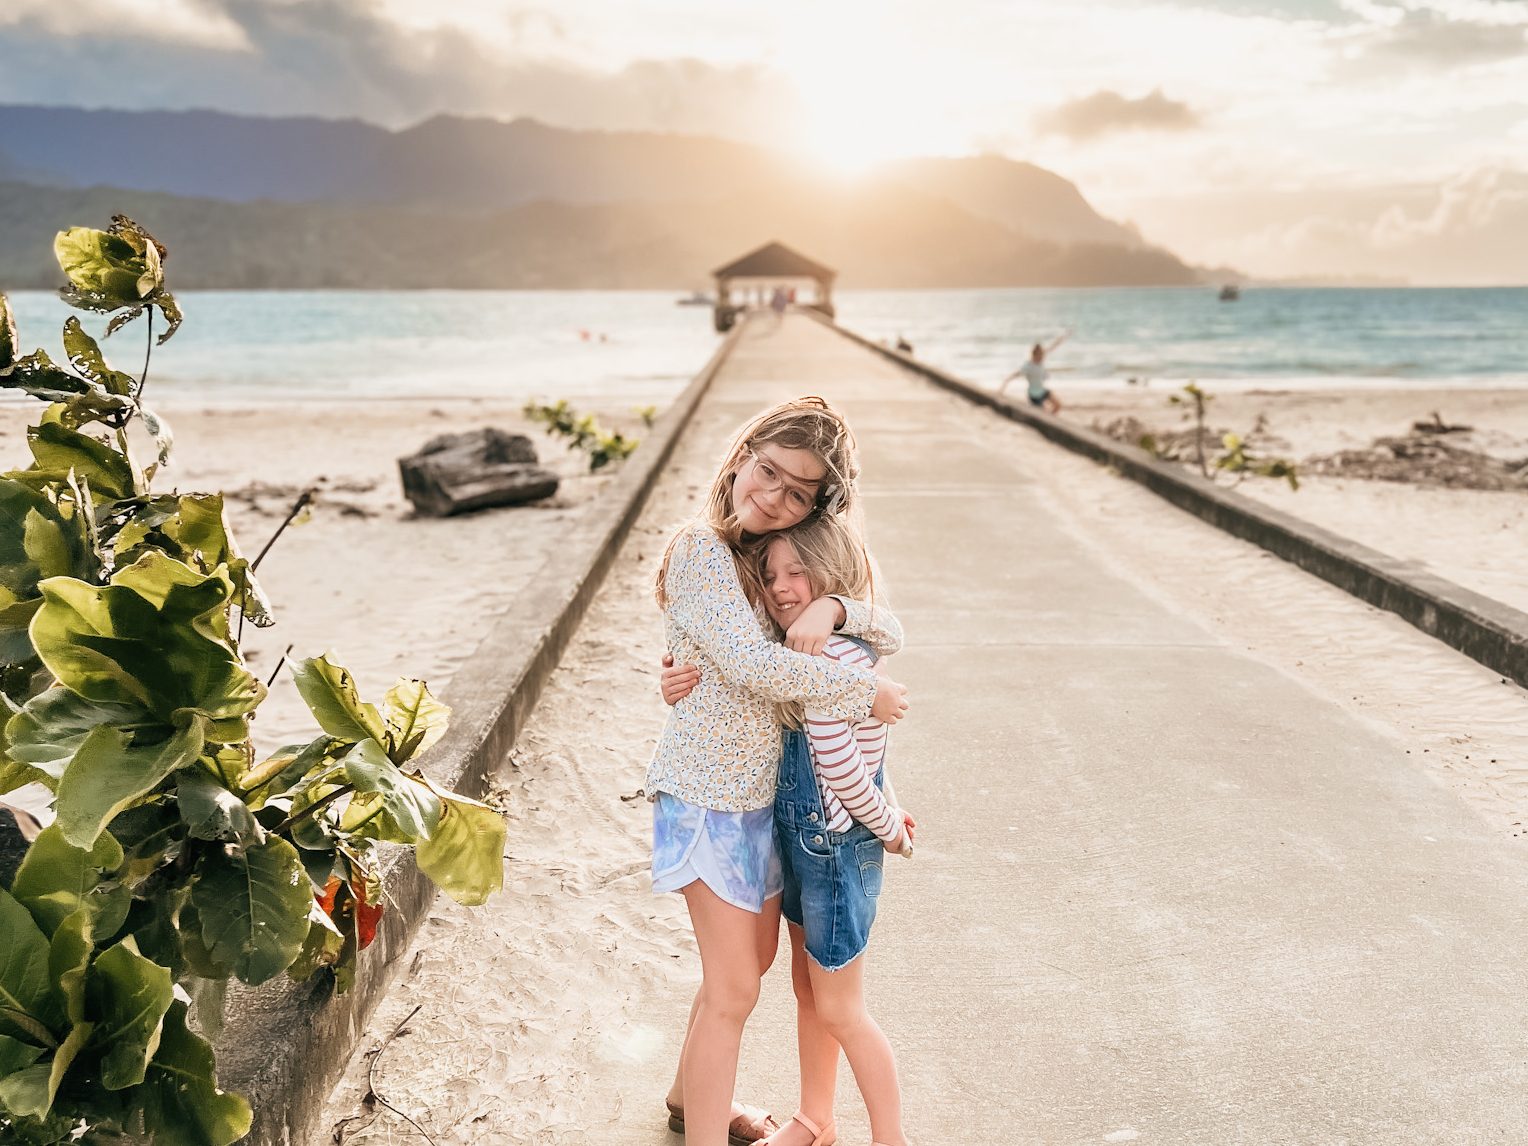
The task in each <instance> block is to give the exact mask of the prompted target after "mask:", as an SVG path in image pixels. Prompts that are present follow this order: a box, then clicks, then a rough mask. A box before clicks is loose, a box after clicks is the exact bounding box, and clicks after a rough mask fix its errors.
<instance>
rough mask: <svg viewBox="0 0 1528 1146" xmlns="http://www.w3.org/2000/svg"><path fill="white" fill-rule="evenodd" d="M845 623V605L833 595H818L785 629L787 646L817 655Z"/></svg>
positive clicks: (800, 651)
mask: <svg viewBox="0 0 1528 1146" xmlns="http://www.w3.org/2000/svg"><path fill="white" fill-rule="evenodd" d="M843 623H844V607H843V606H842V605H840V604H839V603H838V602H837V601H835V600H834V599H833V598H832V597H818V598H817V600H815V601H813V602H812V603H811V604H810V605H808V606H807V607H806V608H805V609H802V610H801V616H799V617H797V618H796V619H795V621H793V622H792V623H791V627H790V628H788V629H786V630H785V647H786V648H788V649H795V650H796V651H797V652H798V653H807V654H808V655H810V656H814V657H815V656H817V655H818V654H820V653H821V652H822V650H823V647H824V646H825V645H826V644H827V643H828V638H829V637H831V636H832V635H833V630H835V629H836V628H838V626H839V625H841V624H843Z"/></svg>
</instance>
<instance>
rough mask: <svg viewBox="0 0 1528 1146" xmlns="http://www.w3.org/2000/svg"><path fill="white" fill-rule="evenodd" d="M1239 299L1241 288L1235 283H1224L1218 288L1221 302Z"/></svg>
mask: <svg viewBox="0 0 1528 1146" xmlns="http://www.w3.org/2000/svg"><path fill="white" fill-rule="evenodd" d="M1239 298H1241V287H1239V286H1237V285H1236V284H1235V283H1226V285H1225V286H1223V287H1221V288H1220V301H1221V302H1235V301H1236V300H1237V299H1239Z"/></svg>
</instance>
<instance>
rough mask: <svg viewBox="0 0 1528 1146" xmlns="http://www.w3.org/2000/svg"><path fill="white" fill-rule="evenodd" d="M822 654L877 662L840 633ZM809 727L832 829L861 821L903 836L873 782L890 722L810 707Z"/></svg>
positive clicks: (893, 838)
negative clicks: (843, 717) (845, 717)
mask: <svg viewBox="0 0 1528 1146" xmlns="http://www.w3.org/2000/svg"><path fill="white" fill-rule="evenodd" d="M823 655H824V656H829V657H832V658H833V659H834V660H837V661H842V662H843V663H844V664H851V665H863V666H865V667H869V666H871V665H873V664H874V663H875V660H874V658H873V657H871V655H870V654H869V653H867V652H866V651H865V650H864V649H862V648H861V647H860V646H859V645H857V644H855V643H854V642H853V641H851V640H848V639H847V638H845V637H841V636H837V635H835V636H832V637H829V638H828V643H827V645H826V647H825V648H824V649H823ZM805 727H806V735H807V743H808V745H809V746H810V748H811V753H812V769H813V771H814V772H816V774H817V790H818V792H819V793H821V795H822V809H823V812H824V813H825V815H826V818H827V824H828V829H829V830H830V831H834V832H847V831H848V830H849V829H850V828H852V827H853V826H854V824H855V821H858V822H859V823H862V824H864V825H865V826H866V827H867V828H869V829H870V830H871V831H872V832H874V833H875V834H876V835H877V836H878V837H880V838H881V839H882V840H884V841H885V842H886V843H888V844H896V843H897V841H898V840H900V839H901V838H902V820H901V817H899V816H898V815H897V811H896V809H895V808H893V807H892V806H891V805H890V804H889V803H887V802H886V797H885V796H883V795H881V790H880V789H879V788H877V787H876V785H875V777H876V775H877V774H878V773H879V772H880V771H881V768H882V766H883V765H884V763H885V760H886V738H887V737H886V733H887V728H886V725H885V724H884V723H882V722H881V721H879V720H877V719H876V718H875V717H873V716H872V717H869V718H867V719H866V720H864V721H862V722H860V723H859V724H850V723H848V722H847V721H844V720H840V719H837V718H835V717H833V716H829V715H828V714H827V713H825V712H822V711H821V710H819V709H812V708H808V709H807V710H806V726H805Z"/></svg>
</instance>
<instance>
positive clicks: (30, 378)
mask: <svg viewBox="0 0 1528 1146" xmlns="http://www.w3.org/2000/svg"><path fill="white" fill-rule="evenodd" d="M0 386H3V387H5V388H6V389H9V390H20V391H22V392H23V393H26V394H30V395H32V397H34V398H41V399H43V400H44V401H47V402H63V401H66V400H68V399H69V398H70V397H72V396H75V395H79V394H88V393H89V392H90V383H88V382H86V381H85V380H84V379H83V378H76V377H75V376H74V375H73V374H71V373H69V371H67V370H65V369H64V368H63V367H62V366H59V365H58V364H57V363H55V362H54V361H53V359H52V358H50V357H48V352H47V351H46V350H34V351H32V353H30V354H26V355H22V356H21V357H19V358H17V359H15V360H14V361H13V362H12V363H11V366H10V369H9V370H7V371H5V372H4V373H0Z"/></svg>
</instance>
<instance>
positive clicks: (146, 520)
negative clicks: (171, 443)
mask: <svg viewBox="0 0 1528 1146" xmlns="http://www.w3.org/2000/svg"><path fill="white" fill-rule="evenodd" d="M144 418H145V424H146V425H147V423H148V420H149V415H148V411H144ZM166 433H168V431H167V430H166ZM161 445H162V446H164V447H166V448H167V441H161ZM149 549H158V550H160V551H161V552H164V553H167V554H169V555H170V556H171V557H173V558H175V559H176V560H178V561H182V562H184V563H185V564H186V565H189V566H191V567H193V568H195V569H199V570H201V571H202V572H203V573H211V572H212V571H213V570H214V569H216V568H217V567H218V566H220V565H222V566H226V570H225V572H226V573H227V576H228V579H229V581H230V582H231V583H232V585H233V594H232V595H233V599H234V600H235V601H236V602H238V603H239V605H240V606H241V608H243V610H244V613H245V616H247V617H248V618H249V620H250V621H252V622H253V623H254V624H256V625H258V626H261V627H264V626H267V625H271V624H274V623H275V621H274V619H273V618H272V617H271V615H270V611H271V610H270V602H269V601H268V600H266V597H265V594H264V593H263V592H262V591H261V589H260V586H259V584H258V583H257V582H256V581H255V578H254V575H253V574H252V573H251V572H250V569H249V562H248V561H247V560H245V558H244V557H243V555H242V554H241V553H240V551H239V547H238V545H237V544H236V543H235V541H234V538H233V531H232V530H231V529H230V528H229V526H228V520H227V515H226V513H225V511H224V506H223V495H222V494H206V493H194V494H185V495H183V496H180V497H167V498H166V497H156V498H150V499H147V500H146V501H145V502H144V503H143V504H142V506H141V507H140V508H139V509H137V510H136V511H135V512H134V514H133V516H132V517H131V518H130V519H128V520H127V521H126V522H125V523H124V524H123V526H122V528H121V529H120V530H119V531H118V533H117V535H116V539H115V553H116V557H117V561H118V563H119V564H126V563H128V562H131V561H135V560H137V559H138V558H139V557H141V556H142V555H143V553H144V552H146V551H147V550H149Z"/></svg>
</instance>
